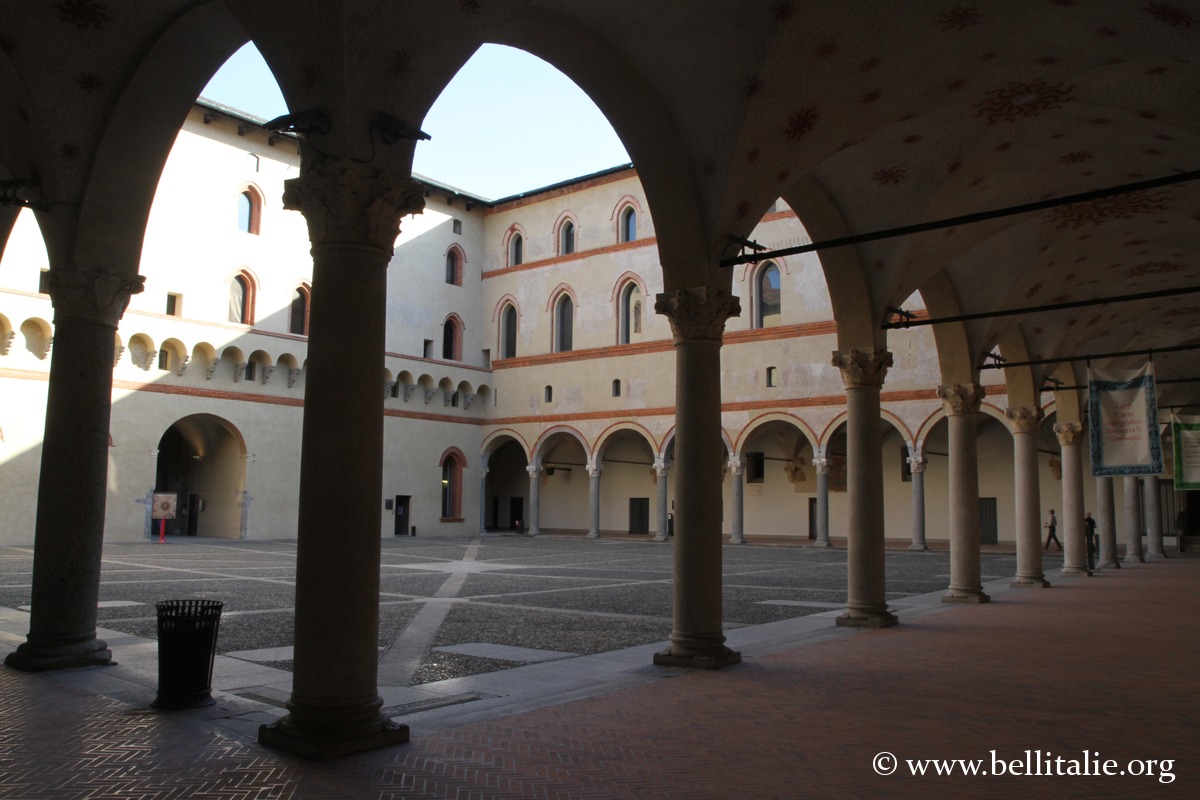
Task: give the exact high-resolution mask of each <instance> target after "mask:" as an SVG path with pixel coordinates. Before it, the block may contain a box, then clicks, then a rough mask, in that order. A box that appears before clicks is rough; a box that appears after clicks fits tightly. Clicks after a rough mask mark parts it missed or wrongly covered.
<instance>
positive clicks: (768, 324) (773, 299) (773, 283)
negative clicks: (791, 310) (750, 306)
mask: <svg viewBox="0 0 1200 800" xmlns="http://www.w3.org/2000/svg"><path fill="white" fill-rule="evenodd" d="M754 294H755V300H757V302H756V303H755V313H754V327H756V328H773V327H775V326H776V325H778V324H779V322H780V319H781V317H782V316H783V309H782V305H781V303H780V297H779V267H777V266H775V265H774V264H772V263H771V262H769V261H768V262H767V263H766V264H765V265H764V266H763V268H762V269H761V270H759V272H758V275H757V277H756V278H755V285H754Z"/></svg>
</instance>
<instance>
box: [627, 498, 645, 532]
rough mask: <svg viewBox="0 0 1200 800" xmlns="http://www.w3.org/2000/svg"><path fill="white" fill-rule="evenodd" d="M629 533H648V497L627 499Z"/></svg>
mask: <svg viewBox="0 0 1200 800" xmlns="http://www.w3.org/2000/svg"><path fill="white" fill-rule="evenodd" d="M629 532H630V533H631V534H633V533H649V532H650V498H649V497H631V498H629Z"/></svg>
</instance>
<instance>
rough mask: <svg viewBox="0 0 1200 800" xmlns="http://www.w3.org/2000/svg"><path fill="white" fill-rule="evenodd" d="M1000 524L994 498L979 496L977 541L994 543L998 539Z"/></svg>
mask: <svg viewBox="0 0 1200 800" xmlns="http://www.w3.org/2000/svg"><path fill="white" fill-rule="evenodd" d="M999 536H1000V526H999V523H998V521H997V515H996V498H994V497H981V498H979V543H980V544H996V543H997V542H999V541H1000V539H999Z"/></svg>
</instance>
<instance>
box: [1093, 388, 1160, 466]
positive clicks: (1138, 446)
mask: <svg viewBox="0 0 1200 800" xmlns="http://www.w3.org/2000/svg"><path fill="white" fill-rule="evenodd" d="M1088 410H1089V414H1090V418H1091V425H1090V428H1091V430H1090V437H1091V446H1092V474H1093V475H1098V476H1107V475H1158V474H1159V473H1161V472H1162V471H1163V458H1162V439H1161V437H1160V436H1159V433H1158V399H1157V396H1156V394H1155V391H1154V365H1153V364H1146V365H1145V366H1144V367H1142V368H1141V369H1136V370H1118V369H1095V368H1089V369H1088Z"/></svg>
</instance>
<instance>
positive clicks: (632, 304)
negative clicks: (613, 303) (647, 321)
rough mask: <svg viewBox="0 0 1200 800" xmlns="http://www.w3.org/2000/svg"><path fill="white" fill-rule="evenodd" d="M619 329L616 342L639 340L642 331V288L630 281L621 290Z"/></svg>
mask: <svg viewBox="0 0 1200 800" xmlns="http://www.w3.org/2000/svg"><path fill="white" fill-rule="evenodd" d="M620 320H621V330H620V338H619V341H618V342H617V343H618V344H629V343H630V342H637V341H640V340H641V333H642V290H641V288H640V287H639V286H638V285H637V284H636V283H634V282H633V281H630V282H629V283H627V284H625V288H624V289H622V290H621V307H620Z"/></svg>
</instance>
